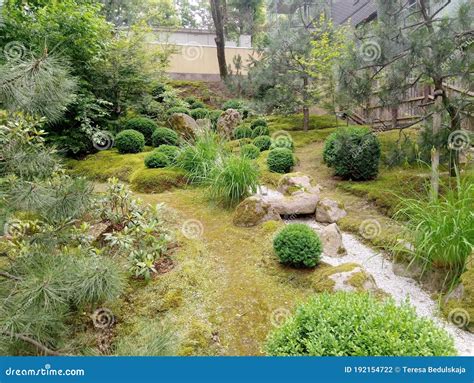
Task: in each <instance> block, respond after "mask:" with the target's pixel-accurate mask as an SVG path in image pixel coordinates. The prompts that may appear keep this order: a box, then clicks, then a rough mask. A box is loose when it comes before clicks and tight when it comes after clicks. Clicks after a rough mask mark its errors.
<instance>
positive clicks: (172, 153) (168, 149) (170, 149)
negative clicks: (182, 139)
mask: <svg viewBox="0 0 474 383" xmlns="http://www.w3.org/2000/svg"><path fill="white" fill-rule="evenodd" d="M155 152H158V153H163V154H164V155H166V157H167V158H168V162H169V163H170V164H174V163H175V162H176V159H177V158H178V155H179V148H178V147H177V146H172V145H161V146H159V147H158V148H157V149H155Z"/></svg>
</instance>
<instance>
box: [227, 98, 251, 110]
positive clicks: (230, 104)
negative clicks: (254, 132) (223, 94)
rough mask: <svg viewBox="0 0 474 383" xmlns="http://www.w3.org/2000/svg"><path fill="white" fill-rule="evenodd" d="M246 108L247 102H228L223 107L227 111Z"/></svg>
mask: <svg viewBox="0 0 474 383" xmlns="http://www.w3.org/2000/svg"><path fill="white" fill-rule="evenodd" d="M244 107H245V102H244V101H243V100H237V99H233V100H228V101H226V102H225V103H224V104H223V105H222V110H224V111H225V110H227V109H236V110H240V109H243V108H244Z"/></svg>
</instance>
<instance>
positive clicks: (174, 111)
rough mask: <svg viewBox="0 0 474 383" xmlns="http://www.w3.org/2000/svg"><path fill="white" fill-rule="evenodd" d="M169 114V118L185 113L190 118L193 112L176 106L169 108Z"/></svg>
mask: <svg viewBox="0 0 474 383" xmlns="http://www.w3.org/2000/svg"><path fill="white" fill-rule="evenodd" d="M167 113H168V116H171V115H173V114H177V113H184V114H187V115H188V116H190V115H191V111H190V110H189V109H188V108H184V107H182V106H175V107H173V108H169V109H168V111H167Z"/></svg>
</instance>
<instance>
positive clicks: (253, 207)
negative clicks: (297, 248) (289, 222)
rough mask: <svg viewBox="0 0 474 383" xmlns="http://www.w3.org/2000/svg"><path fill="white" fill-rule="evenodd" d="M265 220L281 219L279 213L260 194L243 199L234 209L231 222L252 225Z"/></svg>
mask: <svg viewBox="0 0 474 383" xmlns="http://www.w3.org/2000/svg"><path fill="white" fill-rule="evenodd" d="M267 221H281V218H280V215H279V214H278V212H277V211H276V210H275V209H274V208H273V207H272V205H271V204H269V203H268V202H266V201H264V200H263V199H262V198H261V197H260V196H252V197H248V198H246V199H245V200H243V201H242V202H241V203H240V204H239V205H238V206H237V208H236V209H235V212H234V218H233V222H234V225H235V226H240V227H252V226H257V225H260V224H262V223H264V222H267Z"/></svg>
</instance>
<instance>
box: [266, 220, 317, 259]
mask: <svg viewBox="0 0 474 383" xmlns="http://www.w3.org/2000/svg"><path fill="white" fill-rule="evenodd" d="M273 249H274V250H275V254H276V255H277V256H278V258H279V259H280V262H281V263H284V264H286V265H292V266H296V267H315V266H316V265H317V264H318V263H319V259H320V258H321V253H322V251H323V245H322V244H321V240H320V239H319V237H318V235H317V234H316V233H315V232H314V230H313V229H311V228H310V227H309V226H307V225H305V224H302V223H292V224H290V225H288V226H285V228H284V229H283V230H281V231H280V232H279V233H278V234H277V236H276V237H275V239H274V240H273Z"/></svg>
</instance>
